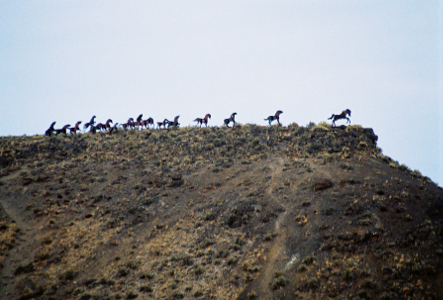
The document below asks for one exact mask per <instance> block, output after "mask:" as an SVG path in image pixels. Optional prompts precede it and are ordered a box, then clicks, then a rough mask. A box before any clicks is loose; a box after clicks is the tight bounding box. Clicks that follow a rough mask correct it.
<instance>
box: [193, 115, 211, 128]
mask: <svg viewBox="0 0 443 300" xmlns="http://www.w3.org/2000/svg"><path fill="white" fill-rule="evenodd" d="M210 118H211V114H206V116H205V117H204V118H203V119H202V118H197V119H195V120H194V122H197V125H198V124H200V127H202V125H203V123H204V124H205V126H206V127H208V119H210ZM197 125H196V126H197Z"/></svg>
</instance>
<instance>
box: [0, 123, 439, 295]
mask: <svg viewBox="0 0 443 300" xmlns="http://www.w3.org/2000/svg"><path fill="white" fill-rule="evenodd" d="M376 141H377V136H375V135H374V133H373V132H372V130H371V129H364V128H362V127H360V126H350V127H347V128H345V127H341V128H331V127H330V126H328V125H326V124H319V125H317V126H314V125H311V126H309V127H307V128H304V127H299V126H297V125H296V124H293V125H291V126H289V127H287V128H279V127H276V126H275V127H261V126H255V125H245V126H238V127H236V128H233V129H229V128H208V129H206V128H205V129H203V128H202V129H200V128H183V129H178V130H170V131H166V130H160V131H159V130H154V131H147V130H145V131H135V130H134V131H128V132H119V133H117V134H115V135H107V134H96V135H92V134H82V135H78V136H67V137H62V136H58V137H52V138H48V137H44V136H33V137H3V138H0V151H1V153H0V167H1V169H0V175H1V177H0V196H1V197H0V204H1V207H0V217H1V219H0V262H1V269H0V276H1V277H0V283H1V285H0V299H328V298H331V299H443V288H442V287H443V272H442V271H443V225H442V222H443V192H442V189H441V188H440V187H438V186H436V185H435V184H434V183H432V182H431V181H430V180H429V178H426V177H423V176H421V174H420V173H418V172H417V171H414V172H413V171H411V170H409V169H408V168H407V167H406V166H403V165H399V164H398V163H397V162H396V161H393V160H392V159H390V158H388V157H385V156H383V155H382V154H381V153H380V149H378V148H377V147H376Z"/></svg>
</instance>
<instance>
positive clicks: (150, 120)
mask: <svg viewBox="0 0 443 300" xmlns="http://www.w3.org/2000/svg"><path fill="white" fill-rule="evenodd" d="M149 125H153V126H154V119H153V118H148V119H146V120H144V121H142V122H141V126H142V127H145V128H149Z"/></svg>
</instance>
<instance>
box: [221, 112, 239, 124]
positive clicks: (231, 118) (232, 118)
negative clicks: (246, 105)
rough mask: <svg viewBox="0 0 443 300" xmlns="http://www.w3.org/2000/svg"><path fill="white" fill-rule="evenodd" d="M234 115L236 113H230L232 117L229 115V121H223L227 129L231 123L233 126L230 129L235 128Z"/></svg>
mask: <svg viewBox="0 0 443 300" xmlns="http://www.w3.org/2000/svg"><path fill="white" fill-rule="evenodd" d="M235 115H237V113H236V112H235V113H232V115H231V117H230V118H229V119H225V121H224V122H225V125H226V126H227V127H229V123H231V122H233V123H234V125H232V127H234V126H235V124H236V122H235Z"/></svg>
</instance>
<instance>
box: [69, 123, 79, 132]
mask: <svg viewBox="0 0 443 300" xmlns="http://www.w3.org/2000/svg"><path fill="white" fill-rule="evenodd" d="M81 123H82V121H78V122H77V123H75V126H74V127H71V128H69V133H70V134H73V133H75V134H77V131H80V124H81Z"/></svg>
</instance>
